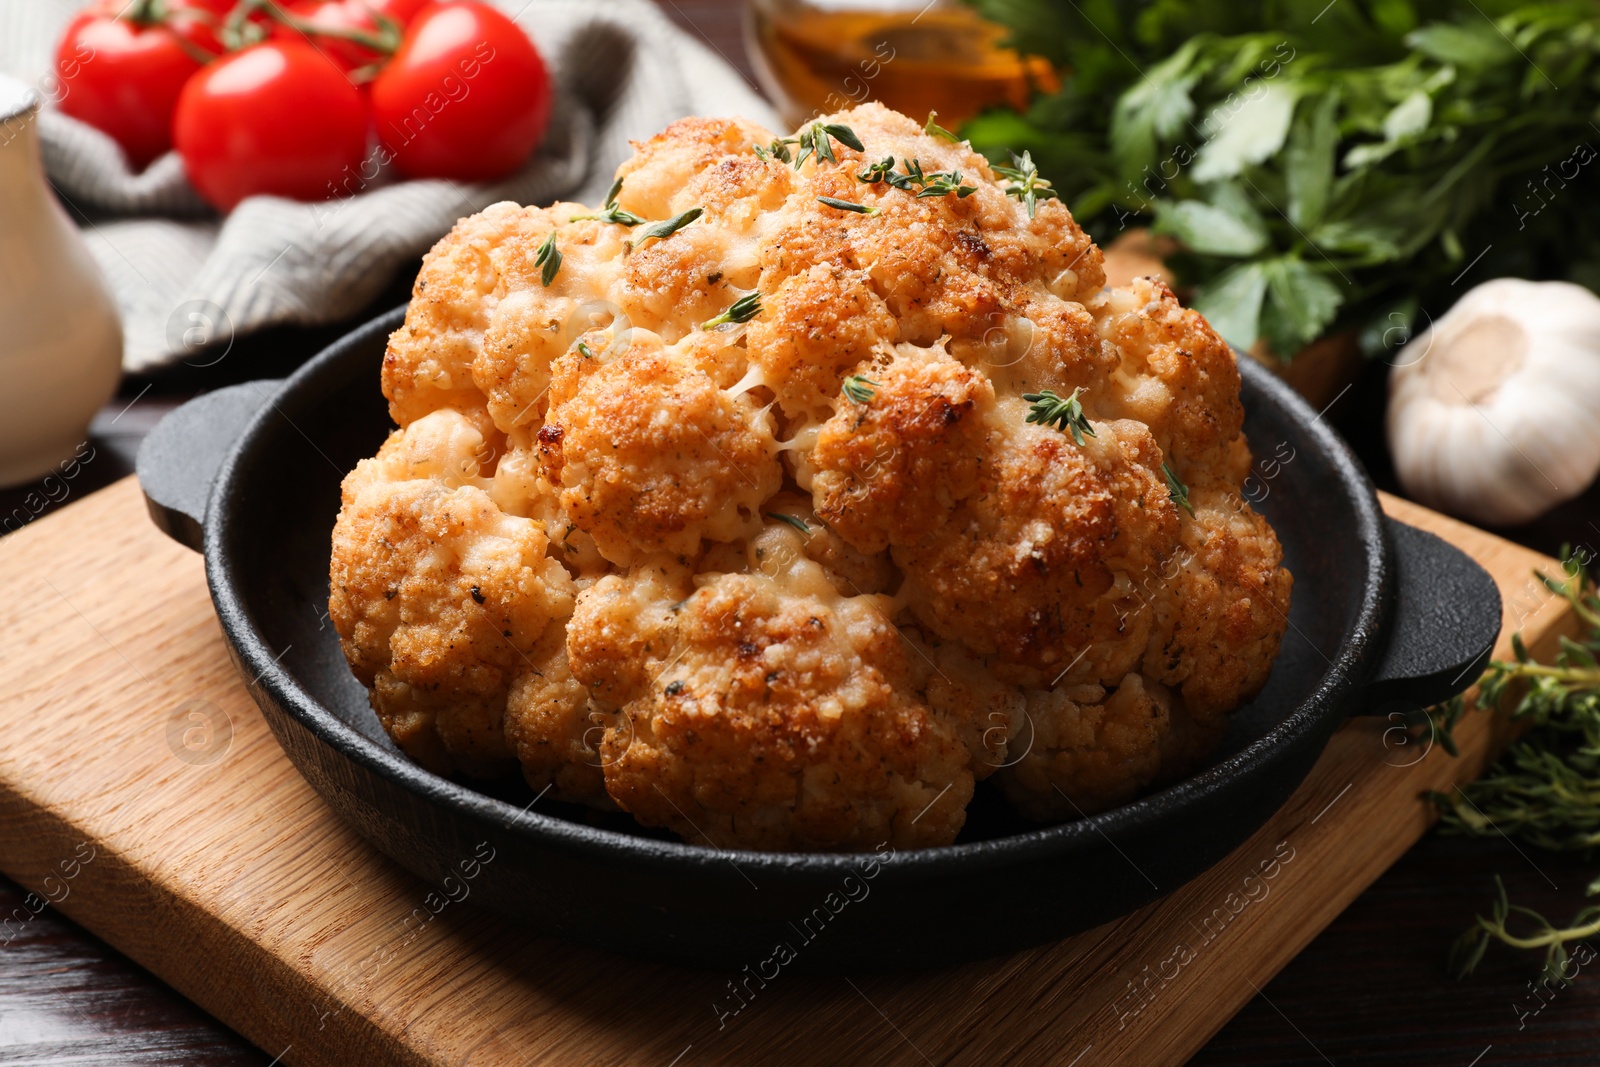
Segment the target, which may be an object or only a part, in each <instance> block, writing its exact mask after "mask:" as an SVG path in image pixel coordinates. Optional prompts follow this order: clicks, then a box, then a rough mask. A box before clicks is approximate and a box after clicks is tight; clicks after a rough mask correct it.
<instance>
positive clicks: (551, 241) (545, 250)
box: [533, 230, 561, 289]
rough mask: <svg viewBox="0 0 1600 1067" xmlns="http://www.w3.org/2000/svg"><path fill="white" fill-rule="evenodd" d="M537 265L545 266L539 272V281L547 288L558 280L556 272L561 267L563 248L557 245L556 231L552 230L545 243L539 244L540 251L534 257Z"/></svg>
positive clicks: (534, 263)
mask: <svg viewBox="0 0 1600 1067" xmlns="http://www.w3.org/2000/svg"><path fill="white" fill-rule="evenodd" d="M533 265H534V266H535V267H542V268H544V269H543V270H541V271H540V272H539V281H540V282H542V283H543V284H544V287H545V288H546V289H548V288H550V283H551V282H553V281H555V280H556V272H557V271H558V270H560V269H561V250H560V249H558V248H557V247H556V231H554V230H551V231H550V235H549V236H548V237H546V238H545V239H544V244H542V245H540V246H539V252H538V254H537V255H535V256H534V257H533Z"/></svg>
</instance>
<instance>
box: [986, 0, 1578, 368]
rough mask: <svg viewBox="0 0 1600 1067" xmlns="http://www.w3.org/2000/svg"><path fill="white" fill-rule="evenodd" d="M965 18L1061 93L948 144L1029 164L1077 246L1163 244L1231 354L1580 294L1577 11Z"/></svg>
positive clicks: (1071, 8) (1167, 5) (1272, 8)
mask: <svg viewBox="0 0 1600 1067" xmlns="http://www.w3.org/2000/svg"><path fill="white" fill-rule="evenodd" d="M970 2H972V3H973V4H974V5H975V6H976V7H977V8H978V9H979V10H980V11H981V12H982V13H984V14H985V15H986V16H988V17H990V18H992V19H994V20H995V21H997V22H999V23H1001V24H1003V25H1005V26H1007V27H1009V28H1010V29H1011V31H1012V35H1011V44H1012V45H1013V46H1014V47H1017V48H1019V49H1021V50H1023V51H1026V52H1031V53H1036V54H1040V55H1043V56H1045V57H1046V58H1047V59H1049V60H1050V61H1052V62H1053V63H1054V64H1056V66H1057V67H1058V68H1059V69H1060V70H1061V71H1063V72H1064V73H1065V77H1064V80H1063V84H1062V87H1061V89H1060V91H1059V92H1056V93H1054V94H1051V95H1046V96H1042V97H1040V98H1039V99H1038V100H1036V101H1035V103H1034V104H1033V106H1032V107H1031V108H1030V109H1029V110H1028V111H1027V112H1026V113H1025V114H1018V113H1015V112H1010V111H991V112H988V113H986V114H984V115H982V116H979V117H978V118H977V119H975V120H973V121H972V122H970V123H968V124H967V125H966V126H965V127H964V128H963V130H962V133H963V134H964V135H965V136H966V137H967V138H968V139H970V140H971V142H972V144H973V146H974V147H975V148H977V149H978V150H980V151H982V152H984V153H985V154H986V155H988V156H989V157H990V158H991V159H1004V158H1006V155H1007V153H1008V152H1011V153H1017V154H1019V155H1020V154H1021V153H1022V152H1023V151H1027V152H1029V153H1030V154H1031V157H1032V159H1033V160H1034V161H1036V162H1037V164H1038V169H1039V172H1040V173H1042V174H1043V175H1045V176H1047V177H1048V178H1049V179H1051V183H1052V186H1051V187H1053V188H1054V189H1055V190H1056V191H1057V192H1058V193H1059V195H1060V196H1061V197H1062V198H1063V199H1065V200H1066V201H1067V203H1068V206H1069V207H1070V208H1071V209H1072V212H1073V214H1074V215H1075V216H1076V217H1077V218H1078V220H1079V222H1080V223H1082V224H1083V225H1084V226H1085V228H1086V229H1087V230H1088V231H1089V232H1090V234H1091V235H1092V236H1093V237H1095V238H1096V240H1098V241H1100V242H1101V243H1109V242H1111V241H1113V240H1115V239H1116V237H1117V236H1118V234H1119V233H1120V232H1122V231H1123V230H1125V229H1126V228H1128V227H1130V226H1139V225H1153V226H1154V228H1155V229H1156V230H1157V231H1159V232H1162V233H1165V234H1169V235H1171V236H1173V237H1176V238H1177V239H1178V240H1179V242H1180V243H1181V245H1182V247H1183V252H1182V253H1181V254H1180V255H1179V256H1177V257H1175V258H1174V260H1173V263H1172V266H1173V267H1174V268H1175V269H1176V270H1177V271H1178V273H1179V275H1180V277H1181V279H1182V280H1183V281H1184V282H1185V283H1186V284H1190V285H1193V286H1194V287H1195V297H1194V304H1195V306H1197V307H1198V308H1199V309H1200V310H1201V311H1202V312H1204V313H1205V314H1206V315H1207V317H1208V318H1210V320H1211V321H1212V323H1213V325H1215V326H1216V327H1217V329H1218V330H1219V332H1221V333H1222V334H1223V335H1224V336H1225V337H1226V338H1227V339H1228V340H1230V341H1232V342H1233V343H1235V344H1237V345H1240V346H1242V347H1249V346H1250V345H1252V344H1254V343H1255V342H1256V341H1257V340H1258V339H1265V340H1266V342H1267V344H1268V346H1269V347H1270V348H1271V350H1272V351H1273V352H1274V353H1276V354H1277V355H1278V356H1280V357H1282V358H1288V357H1290V356H1292V355H1293V354H1295V353H1296V352H1298V351H1299V350H1300V349H1301V348H1302V347H1303V346H1304V345H1306V344H1308V343H1310V342H1311V341H1313V340H1315V339H1317V338H1318V337H1320V336H1322V335H1324V334H1326V333H1328V332H1331V331H1335V330H1343V329H1356V330H1361V331H1362V341H1363V346H1364V347H1365V348H1366V349H1367V350H1368V351H1369V352H1376V351H1380V350H1382V348H1384V347H1385V346H1389V345H1396V344H1399V343H1401V342H1402V341H1403V340H1404V339H1405V338H1406V337H1407V336H1409V334H1410V332H1411V329H1412V328H1413V322H1414V321H1415V323H1416V328H1418V329H1420V328H1423V327H1425V326H1426V323H1427V320H1428V319H1429V318H1437V317H1438V315H1439V314H1441V313H1442V312H1443V311H1444V310H1446V308H1448V306H1449V304H1450V303H1451V302H1452V301H1453V300H1454V298H1455V297H1456V296H1459V295H1460V293H1462V292H1464V291H1465V289H1466V288H1467V287H1468V286H1469V285H1470V284H1472V283H1473V282H1475V281H1481V280H1485V279H1488V278H1491V277H1496V276H1500V275H1514V276H1522V277H1530V278H1549V277H1560V278H1569V279H1571V280H1574V281H1578V282H1581V283H1586V284H1589V285H1590V286H1591V287H1592V288H1600V258H1597V257H1596V255H1595V253H1594V252H1593V251H1591V250H1592V249H1595V248H1597V247H1600V214H1597V213H1596V212H1593V211H1590V210H1587V207H1586V202H1589V201H1592V199H1593V196H1594V192H1595V190H1596V189H1597V188H1600V159H1597V155H1596V154H1597V151H1600V14H1597V9H1596V6H1595V4H1594V3H1592V2H1591V0H1550V2H1544V3H1527V2H1514V0H1476V2H1475V3H1472V4H1461V3H1452V2H1446V0H1337V2H1335V3H1332V4H1329V3H1328V2H1327V0H1184V2H1179V0H970ZM1460 281H1465V283H1466V284H1456V283H1457V282H1460ZM1419 309H1425V312H1426V314H1425V315H1424V314H1420V313H1419Z"/></svg>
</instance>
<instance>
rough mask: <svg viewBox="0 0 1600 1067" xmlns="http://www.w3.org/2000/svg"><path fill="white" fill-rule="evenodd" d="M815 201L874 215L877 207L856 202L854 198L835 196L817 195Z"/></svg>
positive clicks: (844, 209) (843, 209) (857, 212)
mask: <svg viewBox="0 0 1600 1067" xmlns="http://www.w3.org/2000/svg"><path fill="white" fill-rule="evenodd" d="M817 203H819V204H827V205H828V206H829V207H835V208H838V209H839V210H840V211H854V212H855V213H856V214H857V215H876V214H877V213H878V209H877V208H875V207H869V206H868V205H866V204H858V203H856V202H855V201H854V200H840V199H839V198H838V197H836V196H819V197H817Z"/></svg>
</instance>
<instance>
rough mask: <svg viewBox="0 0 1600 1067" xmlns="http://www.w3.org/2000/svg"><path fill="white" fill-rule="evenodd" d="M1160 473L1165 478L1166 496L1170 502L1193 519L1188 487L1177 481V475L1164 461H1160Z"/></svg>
mask: <svg viewBox="0 0 1600 1067" xmlns="http://www.w3.org/2000/svg"><path fill="white" fill-rule="evenodd" d="M1161 473H1162V474H1164V475H1166V476H1167V496H1169V497H1171V498H1172V502H1173V503H1174V504H1176V505H1178V506H1179V507H1180V508H1182V509H1183V510H1184V511H1187V512H1188V513H1189V517H1190V518H1193V517H1194V507H1193V506H1192V505H1191V504H1190V503H1189V487H1188V486H1187V485H1184V484H1183V482H1182V481H1180V480H1179V478H1178V474H1177V472H1176V471H1174V470H1173V469H1172V467H1171V465H1170V464H1168V463H1167V461H1166V460H1162V461H1161Z"/></svg>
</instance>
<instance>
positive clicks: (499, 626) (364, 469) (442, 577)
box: [328, 409, 577, 775]
mask: <svg viewBox="0 0 1600 1067" xmlns="http://www.w3.org/2000/svg"><path fill="white" fill-rule="evenodd" d="M481 445H482V438H481V436H480V435H478V433H477V432H476V430H475V429H473V428H472V426H471V423H470V422H469V421H468V420H467V419H466V418H465V417H464V416H462V415H460V414H458V413H456V412H454V411H451V410H448V409H446V410H441V411H438V412H434V413H433V414H431V415H428V416H426V417H424V418H422V419H420V420H418V421H417V422H415V423H413V424H412V425H411V426H410V427H409V428H407V429H405V430H399V431H396V432H395V433H394V435H392V436H391V437H390V439H389V441H388V442H387V443H386V444H385V445H384V447H383V449H382V450H381V451H380V452H379V453H378V455H377V456H376V457H374V458H373V459H369V460H363V461H362V462H361V463H360V464H359V465H357V467H356V469H355V470H354V471H352V472H351V473H350V475H349V477H347V478H346V479H345V484H344V504H343V507H342V508H341V509H340V511H339V519H338V522H337V524H336V525H335V526H334V531H333V560H332V566H331V568H330V575H329V586H330V591H331V592H330V596H329V604H328V607H329V614H330V616H331V618H332V620H333V624H334V628H335V629H336V630H337V631H338V633H339V638H340V644H341V646H342V648H343V650H344V654H345V658H346V659H348V660H349V662H350V666H351V669H352V670H353V671H354V672H355V674H356V677H358V678H360V679H361V681H362V682H363V683H364V684H365V685H367V686H369V687H371V689H372V705H373V709H374V710H375V711H377V713H378V717H379V719H380V720H381V721H382V722H383V724H384V728H385V729H386V730H388V732H389V734H390V736H392V737H393V738H394V739H395V742H396V743H397V744H399V745H400V747H401V748H403V749H404V750H405V751H406V752H407V753H408V754H409V755H411V756H412V758H414V759H416V760H417V761H418V762H419V763H422V764H423V765H424V766H426V767H429V768H430V769H432V770H435V771H438V772H440V773H446V772H449V771H452V770H462V771H466V772H468V773H472V774H479V775H493V774H496V773H500V772H502V771H503V770H504V769H505V767H506V766H507V765H508V764H510V762H511V760H512V756H513V753H512V750H511V747H510V746H509V745H508V744H507V742H506V738H505V731H504V728H503V722H502V720H503V717H504V712H505V702H506V694H507V692H508V691H509V689H510V688H511V685H512V683H513V681H514V680H515V679H516V677H517V676H518V675H519V674H521V673H523V672H524V671H528V670H531V669H532V667H533V663H532V660H531V659H530V658H529V653H530V652H531V651H532V650H533V648H534V647H535V645H537V643H538V642H539V641H540V639H541V638H542V637H543V636H544V635H545V633H546V631H547V630H549V629H550V627H551V626H552V624H555V625H557V626H559V624H560V620H562V619H564V618H565V617H566V616H568V615H570V614H571V611H572V605H573V600H574V597H575V595H576V592H577V590H576V588H575V587H574V585H573V581H572V579H571V577H570V576H569V575H568V574H567V572H566V570H565V569H564V568H563V567H562V566H561V565H560V564H559V563H557V562H556V561H555V560H552V559H550V558H549V557H548V556H547V555H546V548H547V545H548V541H547V539H546V537H545V534H544V531H543V529H541V528H540V526H539V525H538V524H536V523H534V522H531V521H529V520H527V519H521V518H516V517H513V516H509V515H506V514H505V513H504V512H502V511H501V510H500V509H499V508H497V507H495V505H494V501H493V500H492V499H490V497H489V494H488V493H487V492H486V491H485V489H484V488H482V487H481V485H479V484H473V483H474V482H481V481H482V479H481V478H479V477H478V470H477V465H476V461H475V459H474V458H473V457H474V454H475V452H476V450H477V449H478V448H479V447H481ZM463 471H467V472H470V473H467V474H463Z"/></svg>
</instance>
